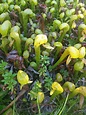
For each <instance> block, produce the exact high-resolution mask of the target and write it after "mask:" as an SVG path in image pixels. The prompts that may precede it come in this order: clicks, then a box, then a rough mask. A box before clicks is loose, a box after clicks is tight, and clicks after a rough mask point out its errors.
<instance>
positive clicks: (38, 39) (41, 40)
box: [34, 34, 48, 66]
mask: <svg viewBox="0 0 86 115" xmlns="http://www.w3.org/2000/svg"><path fill="white" fill-rule="evenodd" d="M47 40H48V39H47V36H46V35H44V34H39V35H37V36H36V37H35V41H34V48H35V55H36V58H35V59H36V63H37V65H38V66H39V63H40V45H42V44H45V43H47Z"/></svg>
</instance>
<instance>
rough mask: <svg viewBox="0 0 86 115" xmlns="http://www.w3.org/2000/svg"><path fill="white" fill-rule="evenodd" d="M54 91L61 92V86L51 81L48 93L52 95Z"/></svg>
mask: <svg viewBox="0 0 86 115" xmlns="http://www.w3.org/2000/svg"><path fill="white" fill-rule="evenodd" d="M54 93H56V94H57V95H58V94H61V93H63V88H62V86H61V85H60V84H59V83H58V82H53V83H52V90H51V91H50V95H53V94H54Z"/></svg>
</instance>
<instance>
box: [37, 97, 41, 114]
mask: <svg viewBox="0 0 86 115" xmlns="http://www.w3.org/2000/svg"><path fill="white" fill-rule="evenodd" d="M37 106H38V111H39V115H41V111H40V106H39V102H38V99H37Z"/></svg>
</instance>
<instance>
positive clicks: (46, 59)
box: [39, 55, 50, 76]
mask: <svg viewBox="0 0 86 115" xmlns="http://www.w3.org/2000/svg"><path fill="white" fill-rule="evenodd" d="M49 64H50V62H49V57H48V56H45V55H44V56H42V55H41V59H40V69H39V76H42V75H43V76H46V75H47V65H49Z"/></svg>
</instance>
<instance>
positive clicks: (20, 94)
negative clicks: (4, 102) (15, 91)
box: [0, 89, 27, 115]
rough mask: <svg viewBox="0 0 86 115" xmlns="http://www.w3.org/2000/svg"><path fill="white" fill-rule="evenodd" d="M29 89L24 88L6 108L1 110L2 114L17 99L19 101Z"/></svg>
mask: <svg viewBox="0 0 86 115" xmlns="http://www.w3.org/2000/svg"><path fill="white" fill-rule="evenodd" d="M26 91H27V90H25V89H23V90H22V91H21V92H20V93H19V95H18V96H17V97H16V98H15V99H14V100H13V101H12V102H11V103H10V104H9V105H8V106H7V107H6V108H4V109H3V110H2V111H1V112H0V115H1V114H2V113H3V112H5V111H6V110H8V109H9V108H10V107H11V106H12V105H13V104H14V103H15V102H16V101H18V99H19V98H20V97H21V96H22V95H23V94H24V93H25V92H26Z"/></svg>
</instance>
